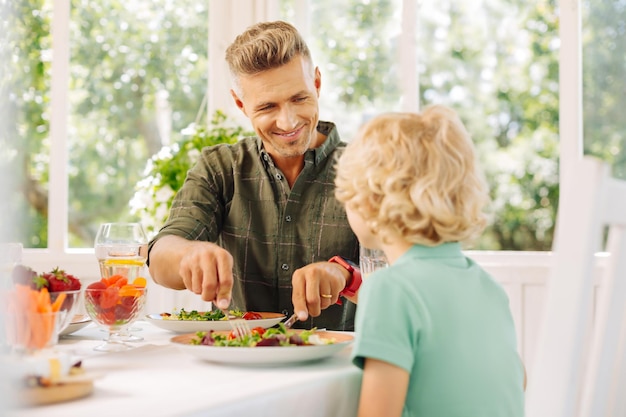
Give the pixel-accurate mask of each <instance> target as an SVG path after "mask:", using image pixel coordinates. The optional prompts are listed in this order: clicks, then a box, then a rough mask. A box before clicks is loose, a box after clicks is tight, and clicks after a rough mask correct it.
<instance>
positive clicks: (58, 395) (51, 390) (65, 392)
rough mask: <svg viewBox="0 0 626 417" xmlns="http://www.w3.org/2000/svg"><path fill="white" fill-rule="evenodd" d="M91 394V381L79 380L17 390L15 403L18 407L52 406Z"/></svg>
mask: <svg viewBox="0 0 626 417" xmlns="http://www.w3.org/2000/svg"><path fill="white" fill-rule="evenodd" d="M92 392H93V380H84V379H81V380H80V381H77V382H71V383H62V384H57V385H52V386H49V387H33V388H25V389H23V390H19V392H17V402H18V404H19V405H20V406H35V405H44V404H54V403H59V402H64V401H70V400H75V399H78V398H83V397H86V396H88V395H90V394H91V393H92Z"/></svg>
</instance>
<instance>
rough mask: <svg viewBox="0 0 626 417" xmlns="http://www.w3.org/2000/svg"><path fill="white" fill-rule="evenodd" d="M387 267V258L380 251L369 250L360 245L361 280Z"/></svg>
mask: <svg viewBox="0 0 626 417" xmlns="http://www.w3.org/2000/svg"><path fill="white" fill-rule="evenodd" d="M387 266H389V262H387V257H386V256H385V253H384V252H383V251H382V250H381V249H371V248H367V247H365V246H363V245H361V248H360V255H359V267H360V268H361V276H362V277H363V278H367V276H368V275H369V274H371V273H372V272H374V271H376V270H377V269H379V268H385V267H387Z"/></svg>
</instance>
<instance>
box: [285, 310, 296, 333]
mask: <svg viewBox="0 0 626 417" xmlns="http://www.w3.org/2000/svg"><path fill="white" fill-rule="evenodd" d="M297 321H298V315H297V314H296V313H293V314H292V315H291V317H289V318H288V319H287V321H286V322H285V328H287V329H290V328H291V326H293V324H294V323H295V322H297Z"/></svg>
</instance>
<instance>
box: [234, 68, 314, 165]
mask: <svg viewBox="0 0 626 417" xmlns="http://www.w3.org/2000/svg"><path fill="white" fill-rule="evenodd" d="M239 86H240V90H241V91H240V94H241V95H240V96H239V95H237V94H236V93H235V92H232V91H231V94H232V95H233V98H234V99H235V103H236V104H237V106H238V107H239V108H240V109H241V110H242V111H243V112H244V113H245V115H246V116H248V118H249V119H250V122H251V123H252V127H253V128H254V131H255V132H256V134H257V135H258V136H259V137H260V138H261V140H262V141H263V143H264V145H265V149H266V150H267V151H268V152H269V153H270V155H272V156H273V157H274V158H293V157H299V156H301V155H303V154H304V153H305V152H306V151H307V150H308V149H312V148H316V147H317V146H319V145H320V143H317V142H318V139H317V122H318V120H319V105H318V97H319V89H320V86H321V77H320V73H319V71H318V70H317V69H315V71H313V70H312V69H311V67H310V63H309V62H308V61H307V60H306V59H303V58H302V57H300V56H298V57H295V58H294V59H292V60H291V62H289V63H288V64H285V65H283V66H282V67H280V68H275V69H271V70H267V71H263V72H261V73H259V74H254V75H242V76H240V77H239Z"/></svg>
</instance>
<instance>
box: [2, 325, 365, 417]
mask: <svg viewBox="0 0 626 417" xmlns="http://www.w3.org/2000/svg"><path fill="white" fill-rule="evenodd" d="M132 327H133V328H134V331H133V334H135V335H137V336H140V337H141V338H142V340H140V341H136V342H128V343H129V344H131V345H132V347H131V348H130V349H128V350H125V351H121V352H97V351H95V350H94V347H95V346H97V345H98V344H100V343H102V339H103V338H104V337H105V336H106V333H104V332H103V331H102V330H101V329H100V328H99V327H98V326H97V325H96V324H95V323H93V322H92V323H90V324H89V325H87V326H86V327H84V328H82V329H79V330H78V331H76V332H74V333H72V334H69V335H66V336H63V337H61V338H60V339H59V342H58V344H57V345H56V346H54V349H55V350H56V351H58V352H59V353H62V354H65V355H71V356H72V357H75V358H79V360H80V361H81V368H82V370H83V371H84V373H85V375H89V376H90V377H93V391H92V392H91V393H90V394H89V395H87V396H85V397H83V398H77V399H73V400H69V401H64V402H58V403H53V404H45V405H32V406H24V405H21V406H17V407H13V408H10V409H9V410H8V414H7V416H9V417H51V416H86V417H100V416H102V417H104V416H106V417H109V416H112V415H116V416H133V417H142V416H146V417H147V416H150V417H159V416H163V417H166V416H236V417H242V416H255V417H262V416H273V417H275V416H303V417H307V416H310V417H323V416H324V417H325V416H342V417H349V416H355V415H356V414H357V408H358V398H359V393H360V385H361V377H362V372H361V370H360V369H359V368H357V367H356V366H354V365H353V364H352V362H351V360H350V349H351V347H350V345H348V346H347V347H346V348H344V349H342V350H341V351H339V352H336V353H335V354H333V355H331V356H329V357H326V358H322V359H320V360H314V361H305V362H296V363H293V362H292V363H284V364H282V363H275V362H274V363H271V364H262V363H261V364H258V363H256V364H227V363H220V362H219V361H218V362H211V361H207V360H203V359H201V358H198V357H197V356H194V355H190V354H188V353H187V352H184V351H182V350H181V349H180V348H179V347H178V346H177V345H176V344H175V343H173V342H172V338H173V337H174V336H176V334H175V333H173V332H171V331H168V330H165V329H163V328H159V327H157V326H155V325H153V324H152V323H150V322H149V321H146V320H139V321H137V322H135V323H134V324H133V326H132ZM302 348H303V349H306V347H302ZM225 349H228V348H227V347H226V348H225ZM250 349H263V348H250Z"/></svg>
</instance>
